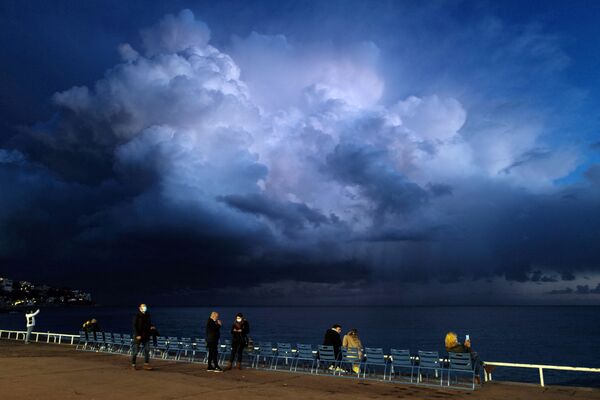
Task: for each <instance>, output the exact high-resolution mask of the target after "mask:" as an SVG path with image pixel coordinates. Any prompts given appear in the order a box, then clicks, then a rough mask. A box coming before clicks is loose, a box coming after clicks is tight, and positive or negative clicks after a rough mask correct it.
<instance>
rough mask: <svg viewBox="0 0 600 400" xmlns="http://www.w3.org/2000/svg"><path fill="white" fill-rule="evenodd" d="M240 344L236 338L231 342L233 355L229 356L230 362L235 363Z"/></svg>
mask: <svg viewBox="0 0 600 400" xmlns="http://www.w3.org/2000/svg"><path fill="white" fill-rule="evenodd" d="M238 346H239V342H238V341H236V340H234V341H233V342H232V343H231V355H230V356H229V363H230V364H233V362H234V361H235V355H236V354H237V349H238Z"/></svg>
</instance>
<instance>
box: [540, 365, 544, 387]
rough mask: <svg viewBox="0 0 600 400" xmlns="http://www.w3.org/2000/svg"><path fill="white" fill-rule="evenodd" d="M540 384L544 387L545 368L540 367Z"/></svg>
mask: <svg viewBox="0 0 600 400" xmlns="http://www.w3.org/2000/svg"><path fill="white" fill-rule="evenodd" d="M540 385H542V387H544V369H543V368H540Z"/></svg>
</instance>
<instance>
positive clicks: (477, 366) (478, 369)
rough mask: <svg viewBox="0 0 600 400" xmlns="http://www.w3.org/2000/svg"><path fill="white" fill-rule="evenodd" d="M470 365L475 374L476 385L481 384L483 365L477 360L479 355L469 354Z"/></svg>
mask: <svg viewBox="0 0 600 400" xmlns="http://www.w3.org/2000/svg"><path fill="white" fill-rule="evenodd" d="M471 364H473V370H474V372H475V380H476V381H477V383H478V384H479V383H481V373H482V369H483V363H482V362H481V360H480V359H479V354H477V353H476V352H472V353H471Z"/></svg>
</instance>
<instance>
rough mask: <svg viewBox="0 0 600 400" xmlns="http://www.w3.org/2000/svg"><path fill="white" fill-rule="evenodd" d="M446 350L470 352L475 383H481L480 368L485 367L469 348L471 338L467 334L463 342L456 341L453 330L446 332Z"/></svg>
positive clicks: (456, 337) (449, 351)
mask: <svg viewBox="0 0 600 400" xmlns="http://www.w3.org/2000/svg"><path fill="white" fill-rule="evenodd" d="M445 345H446V351H447V352H448V353H469V354H471V362H472V364H473V368H474V370H475V380H476V381H477V384H481V370H482V368H485V369H486V370H487V367H486V366H485V365H484V364H483V362H481V360H480V359H479V354H477V353H476V352H474V351H473V349H472V348H471V338H470V336H469V335H466V336H465V341H464V343H460V342H459V341H458V336H457V335H456V333H454V332H448V333H447V334H446V339H445Z"/></svg>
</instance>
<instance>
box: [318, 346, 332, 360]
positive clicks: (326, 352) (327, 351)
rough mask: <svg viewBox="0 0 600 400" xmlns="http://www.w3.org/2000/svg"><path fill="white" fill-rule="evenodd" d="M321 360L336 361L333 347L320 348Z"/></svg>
mask: <svg viewBox="0 0 600 400" xmlns="http://www.w3.org/2000/svg"><path fill="white" fill-rule="evenodd" d="M319 359H320V360H322V361H336V358H335V353H334V351H333V346H325V345H320V346H319Z"/></svg>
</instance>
